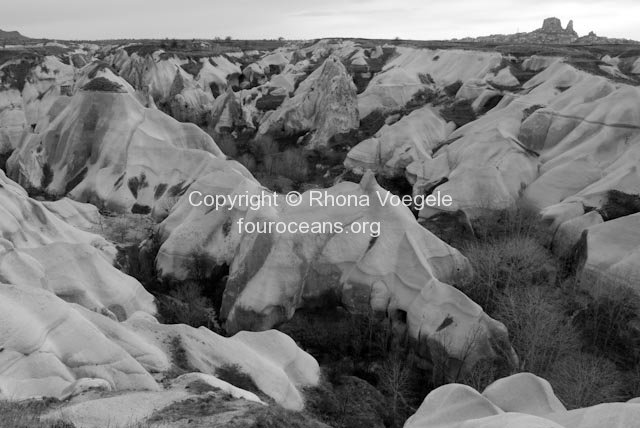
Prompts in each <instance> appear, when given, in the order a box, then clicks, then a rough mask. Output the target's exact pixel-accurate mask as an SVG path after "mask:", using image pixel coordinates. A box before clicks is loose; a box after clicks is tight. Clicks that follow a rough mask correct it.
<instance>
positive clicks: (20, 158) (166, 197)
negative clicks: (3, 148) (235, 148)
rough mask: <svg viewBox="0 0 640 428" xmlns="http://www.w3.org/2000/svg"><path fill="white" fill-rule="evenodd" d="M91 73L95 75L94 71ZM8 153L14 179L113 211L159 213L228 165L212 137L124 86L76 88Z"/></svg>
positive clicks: (240, 170)
mask: <svg viewBox="0 0 640 428" xmlns="http://www.w3.org/2000/svg"><path fill="white" fill-rule="evenodd" d="M94 81H95V79H94ZM52 114H55V119H53V118H49V119H48V122H49V124H48V126H46V127H43V128H44V129H41V130H40V129H38V133H34V134H30V135H27V136H26V137H25V141H24V143H23V145H22V146H21V147H20V149H19V150H16V151H15V152H14V153H13V155H12V157H11V158H10V159H9V161H8V164H7V165H8V173H9V175H10V176H11V177H13V178H15V179H16V181H18V182H19V183H20V184H21V185H23V186H25V187H28V188H33V189H38V190H40V191H42V192H45V193H48V194H52V195H65V194H68V195H69V196H70V197H71V198H73V199H76V200H78V201H85V202H91V203H93V204H95V205H97V206H101V207H107V208H109V209H112V210H116V211H136V212H141V213H145V212H149V211H152V210H153V211H154V213H155V214H156V215H158V216H164V215H166V213H167V211H168V209H169V208H170V207H171V206H172V205H173V203H174V202H175V201H176V200H177V197H178V196H179V195H180V194H181V193H182V192H183V191H184V190H185V189H186V188H187V187H188V186H189V184H191V183H192V182H193V181H194V180H195V179H197V178H198V177H199V176H201V175H204V174H206V173H208V172H212V171H217V170H219V169H225V168H231V169H234V170H236V171H237V172H238V174H240V175H248V174H249V173H248V172H247V171H246V170H245V169H244V168H243V167H242V166H240V165H239V164H236V163H233V162H227V161H226V160H225V158H224V155H223V154H222V152H221V151H220V150H219V149H218V147H217V146H216V144H215V143H214V141H213V140H212V139H211V137H209V135H207V134H206V133H205V132H204V131H202V130H200V129H199V128H198V127H196V126H195V125H193V124H183V123H180V122H177V121H176V120H175V119H172V118H171V117H169V116H167V115H165V114H164V113H162V112H160V111H158V110H156V109H147V108H145V107H143V106H142V105H141V104H140V103H139V102H138V101H137V100H136V99H134V98H133V97H132V96H131V95H129V94H128V93H126V91H123V92H107V91H101V90H81V91H79V92H78V93H77V94H76V95H74V96H73V97H72V98H71V101H70V102H69V103H68V104H67V105H66V106H64V108H62V109H61V110H60V111H56V112H54V113H52Z"/></svg>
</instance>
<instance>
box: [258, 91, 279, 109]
mask: <svg viewBox="0 0 640 428" xmlns="http://www.w3.org/2000/svg"><path fill="white" fill-rule="evenodd" d="M285 98H287V96H286V95H271V94H267V95H263V96H261V97H260V98H258V99H257V100H256V108H257V109H258V110H261V111H269V110H275V109H277V108H278V107H280V105H281V104H282V103H283V101H284V100H285Z"/></svg>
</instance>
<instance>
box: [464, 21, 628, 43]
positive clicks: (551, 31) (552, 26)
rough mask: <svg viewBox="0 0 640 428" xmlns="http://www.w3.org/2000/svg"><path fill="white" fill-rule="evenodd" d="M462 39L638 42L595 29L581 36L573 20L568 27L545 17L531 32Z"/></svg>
mask: <svg viewBox="0 0 640 428" xmlns="http://www.w3.org/2000/svg"><path fill="white" fill-rule="evenodd" d="M460 41H463V42H480V43H540V44H570V43H581V44H593V43H602V44H604V43H638V42H635V41H633V40H627V39H610V38H608V37H599V36H597V35H596V34H595V33H594V32H593V31H591V32H590V33H589V35H588V36H583V37H579V36H578V33H577V32H576V31H575V30H574V29H573V20H570V21H569V23H568V24H567V27H566V28H562V22H561V21H560V19H559V18H556V17H551V18H545V20H544V21H542V27H541V28H538V29H537V30H534V31H531V32H528V33H526V32H523V33H516V34H492V35H490V36H482V37H475V38H474V37H466V38H464V39H462V40H460Z"/></svg>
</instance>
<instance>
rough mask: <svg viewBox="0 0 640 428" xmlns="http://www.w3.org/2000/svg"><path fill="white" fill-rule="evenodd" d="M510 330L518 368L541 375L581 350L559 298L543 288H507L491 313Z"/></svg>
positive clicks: (574, 330)
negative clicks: (518, 360)
mask: <svg viewBox="0 0 640 428" xmlns="http://www.w3.org/2000/svg"><path fill="white" fill-rule="evenodd" d="M492 315H493V316H494V318H496V319H497V320H499V321H501V322H502V323H503V324H504V325H505V326H506V327H507V329H508V330H509V336H510V338H511V344H512V345H513V348H514V349H515V351H516V353H517V354H518V356H519V358H520V369H521V370H524V371H528V372H531V373H534V374H537V375H539V376H542V377H544V376H545V375H546V374H547V373H549V371H550V370H551V369H552V368H553V366H554V364H555V363H556V362H557V361H559V360H560V359H562V358H571V357H572V356H573V355H576V354H577V352H578V351H579V349H580V346H581V343H580V340H579V334H578V332H577V331H576V329H575V328H574V327H573V326H572V325H571V323H570V320H569V319H568V318H567V317H566V316H565V315H564V312H563V309H562V307H561V306H560V304H559V301H558V299H557V297H556V298H554V297H553V295H551V294H550V293H549V292H548V291H546V290H545V289H544V288H542V287H531V288H530V287H519V288H515V289H512V290H508V291H507V292H505V293H504V294H502V295H501V296H500V298H499V299H498V300H497V304H496V311H495V313H493V314H492Z"/></svg>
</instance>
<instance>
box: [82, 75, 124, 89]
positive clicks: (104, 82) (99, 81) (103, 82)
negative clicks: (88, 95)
mask: <svg viewBox="0 0 640 428" xmlns="http://www.w3.org/2000/svg"><path fill="white" fill-rule="evenodd" d="M82 90H83V91H96V92H125V91H124V88H123V87H122V85H120V84H119V83H116V82H113V81H111V80H109V79H107V78H106V77H96V78H95V79H93V80H91V81H89V82H88V83H87V84H86V85H84V86H83V87H82Z"/></svg>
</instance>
